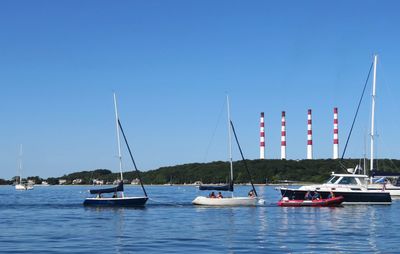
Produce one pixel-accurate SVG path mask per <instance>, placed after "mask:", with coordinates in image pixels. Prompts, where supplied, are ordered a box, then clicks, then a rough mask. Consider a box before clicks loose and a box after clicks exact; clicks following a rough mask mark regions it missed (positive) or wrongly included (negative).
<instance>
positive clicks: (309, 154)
mask: <svg viewBox="0 0 400 254" xmlns="http://www.w3.org/2000/svg"><path fill="white" fill-rule="evenodd" d="M312 148H313V144H312V119H311V109H309V110H308V114H307V159H308V160H312V158H313V149H312Z"/></svg>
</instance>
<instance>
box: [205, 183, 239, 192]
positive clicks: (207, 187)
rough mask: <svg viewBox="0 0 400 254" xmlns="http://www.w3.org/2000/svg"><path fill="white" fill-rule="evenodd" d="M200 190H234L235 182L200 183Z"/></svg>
mask: <svg viewBox="0 0 400 254" xmlns="http://www.w3.org/2000/svg"><path fill="white" fill-rule="evenodd" d="M199 190H215V191H233V184H232V183H230V184H226V185H200V186H199Z"/></svg>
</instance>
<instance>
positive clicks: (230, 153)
mask: <svg viewBox="0 0 400 254" xmlns="http://www.w3.org/2000/svg"><path fill="white" fill-rule="evenodd" d="M226 103H227V107H228V142H229V163H230V168H231V183H230V184H233V162H232V133H231V113H230V107H229V96H228V95H227V96H226Z"/></svg>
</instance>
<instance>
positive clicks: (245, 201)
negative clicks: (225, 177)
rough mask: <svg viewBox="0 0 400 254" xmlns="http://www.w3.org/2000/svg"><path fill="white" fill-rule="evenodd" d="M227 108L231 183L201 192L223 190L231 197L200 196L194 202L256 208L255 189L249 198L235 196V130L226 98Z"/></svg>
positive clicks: (203, 187)
mask: <svg viewBox="0 0 400 254" xmlns="http://www.w3.org/2000/svg"><path fill="white" fill-rule="evenodd" d="M226 101H227V108H228V137H229V139H228V140H229V163H230V183H229V184H228V185H224V186H220V185H214V186H213V185H211V186H202V185H201V186H199V189H200V190H217V191H218V190H221V191H230V192H231V197H223V198H218V197H210V196H209V197H206V196H198V197H196V198H195V199H194V200H193V201H192V204H194V205H205V206H255V205H257V202H258V198H257V192H256V190H255V189H254V186H253V185H252V186H253V190H252V193H253V195H250V196H248V197H235V196H234V195H233V180H234V179H233V162H232V133H231V131H232V130H233V131H234V129H233V125H232V121H231V118H230V108H229V97H228V96H227V97H226Z"/></svg>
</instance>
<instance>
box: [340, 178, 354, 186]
mask: <svg viewBox="0 0 400 254" xmlns="http://www.w3.org/2000/svg"><path fill="white" fill-rule="evenodd" d="M339 184H357V181H356V179H355V178H354V177H343V179H342V180H340V182H339Z"/></svg>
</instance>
